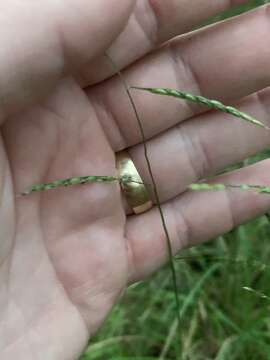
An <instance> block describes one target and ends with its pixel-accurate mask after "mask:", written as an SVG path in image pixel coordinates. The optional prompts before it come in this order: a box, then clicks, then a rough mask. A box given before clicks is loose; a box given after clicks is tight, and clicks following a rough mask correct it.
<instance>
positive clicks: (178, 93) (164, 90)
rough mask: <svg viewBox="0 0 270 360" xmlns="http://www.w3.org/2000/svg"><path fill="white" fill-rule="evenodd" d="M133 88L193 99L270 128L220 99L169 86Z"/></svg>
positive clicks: (187, 99)
mask: <svg viewBox="0 0 270 360" xmlns="http://www.w3.org/2000/svg"><path fill="white" fill-rule="evenodd" d="M132 89H136V90H143V91H147V92H150V93H152V94H157V95H163V96H172V97H175V98H178V99H183V100H186V101H191V102H194V103H196V104H201V105H205V106H207V107H209V108H210V109H215V110H220V111H222V112H225V113H228V114H231V115H233V116H236V117H238V118H241V119H243V120H245V121H248V122H250V123H252V124H254V125H257V126H260V127H263V128H265V129H267V130H270V128H269V127H268V126H266V125H265V124H263V123H262V122H261V121H259V120H257V119H255V118H254V117H253V116H251V115H249V114H247V113H245V112H242V111H240V110H238V109H236V108H234V107H232V106H226V105H224V104H223V103H222V102H220V101H218V100H211V99H207V98H206V97H204V96H200V95H193V94H190V93H187V92H183V91H178V90H174V89H167V88H144V87H137V86H133V87H132Z"/></svg>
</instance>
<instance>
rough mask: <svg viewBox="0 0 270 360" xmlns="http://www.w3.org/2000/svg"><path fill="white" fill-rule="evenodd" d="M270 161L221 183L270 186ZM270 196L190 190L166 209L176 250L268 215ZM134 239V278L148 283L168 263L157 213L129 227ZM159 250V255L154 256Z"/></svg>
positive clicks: (135, 219) (221, 179) (137, 218)
mask: <svg viewBox="0 0 270 360" xmlns="http://www.w3.org/2000/svg"><path fill="white" fill-rule="evenodd" d="M269 171H270V161H269V160H265V161H262V162H260V163H257V164H255V165H253V166H249V167H247V168H244V169H241V170H237V171H235V172H232V173H229V174H226V175H223V176H222V177H219V178H216V179H215V181H216V182H218V183H229V184H241V183H246V184H255V183H256V184H264V185H269V175H268V174H269ZM269 206H270V196H269V195H267V194H264V195H263V194H258V193H256V192H253V191H241V190H226V191H211V192H208V191H202V192H192V191H188V192H186V193H185V194H183V195H182V196H179V197H177V198H175V199H174V200H172V201H170V202H168V203H166V204H164V205H163V207H162V208H163V213H164V216H165V219H166V223H167V227H168V230H169V233H170V237H171V242H172V246H173V251H174V253H176V252H177V251H179V250H180V249H182V248H184V247H188V246H192V245H194V244H198V243H200V242H203V241H206V240H209V239H212V238H214V237H216V236H217V235H220V234H223V233H225V232H228V231H230V230H231V229H233V228H234V227H235V226H237V225H239V224H241V223H243V222H246V221H248V220H250V219H252V218H254V217H256V216H259V215H261V214H264V213H265V212H266V211H267V210H268V209H269ZM126 234H127V237H128V239H129V252H130V264H131V267H130V279H131V281H135V280H138V279H142V278H144V277H146V276H147V275H149V274H150V273H152V272H153V271H154V270H156V269H157V268H158V267H159V266H161V264H163V263H164V262H165V261H166V260H167V258H168V252H167V245H166V238H165V235H164V229H163V227H162V224H161V221H160V215H159V213H158V211H157V209H156V208H154V209H152V210H151V211H149V212H148V213H145V214H142V215H140V216H133V217H131V218H130V219H129V221H128V223H127V230H126ZM153 250H154V251H153Z"/></svg>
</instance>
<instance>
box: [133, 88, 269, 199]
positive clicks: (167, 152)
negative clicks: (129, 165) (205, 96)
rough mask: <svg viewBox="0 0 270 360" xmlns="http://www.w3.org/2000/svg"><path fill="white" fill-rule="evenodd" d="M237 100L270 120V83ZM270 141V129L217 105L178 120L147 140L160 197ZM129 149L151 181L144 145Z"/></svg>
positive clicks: (244, 108) (240, 105) (241, 106)
mask: <svg viewBox="0 0 270 360" xmlns="http://www.w3.org/2000/svg"><path fill="white" fill-rule="evenodd" d="M236 106H237V107H238V108H239V109H240V110H242V111H245V112H248V113H251V114H253V115H254V116H255V117H257V118H259V119H260V120H261V121H262V122H264V123H266V124H267V122H268V124H269V116H268V113H269V109H270V88H267V89H265V90H263V91H261V92H259V93H257V94H254V95H251V96H249V97H246V98H245V99H243V100H242V101H240V102H238V103H237V104H236ZM269 144H270V134H269V131H267V130H265V129H262V128H259V127H257V126H254V125H251V124H248V123H246V122H244V121H242V120H240V119H236V118H233V117H232V116H231V115H228V114H224V113H220V112H217V111H214V112H210V113H205V114H202V115H200V116H197V117H196V118H194V119H191V120H188V121H186V122H184V123H182V124H180V125H177V126H176V127H174V128H172V129H170V130H168V131H167V132H165V133H163V134H161V135H158V136H156V137H155V138H153V139H151V140H149V141H148V142H147V149H148V156H149V160H150V163H151V167H152V171H153V174H154V177H155V180H156V183H157V187H158V190H159V195H160V200H161V201H162V202H165V201H168V200H169V199H172V198H174V197H175V196H177V195H179V194H181V193H182V192H184V191H185V190H186V188H187V186H188V185H189V184H190V183H193V182H196V181H198V180H199V179H203V178H206V177H209V176H211V175H214V174H216V173H218V172H219V171H221V170H222V169H224V168H225V167H226V166H229V165H231V164H234V163H236V162H239V161H242V160H244V159H245V158H247V157H249V156H252V155H254V154H255V153H257V152H258V151H260V150H263V149H264V148H266V147H267V146H269ZM129 154H130V156H131V158H132V159H133V161H134V163H135V165H136V167H137V169H138V172H139V173H140V175H141V177H142V179H143V181H144V182H145V183H146V184H150V183H151V178H150V176H149V171H148V166H147V162H146V159H145V154H144V147H143V145H142V144H139V145H136V146H134V147H131V148H130V149H129ZM152 197H153V199H154V195H153V194H152Z"/></svg>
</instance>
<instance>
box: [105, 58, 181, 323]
mask: <svg viewBox="0 0 270 360" xmlns="http://www.w3.org/2000/svg"><path fill="white" fill-rule="evenodd" d="M106 55H107V58H108V60H109V61H110V63H111V65H112V67H113V69H114V70H115V72H116V73H117V74H118V76H119V78H120V80H121V81H122V84H123V86H124V88H125V91H126V93H127V96H128V98H129V101H130V104H131V106H132V108H133V110H134V114H135V118H136V121H137V124H138V126H139V129H140V133H141V138H142V143H143V148H144V157H145V160H146V164H147V168H148V172H149V175H150V178H151V182H152V184H151V185H152V187H153V191H154V196H155V200H156V205H157V208H158V211H159V214H160V218H161V222H162V226H163V229H164V234H165V237H166V242H167V248H168V255H169V264H170V268H171V272H172V279H173V287H174V294H175V303H176V311H177V314H176V316H177V319H178V325H179V324H180V321H181V316H180V300H179V294H178V286H177V276H176V267H175V264H174V256H173V249H172V243H171V239H170V235H169V231H168V228H167V224H166V220H165V217H164V214H163V210H162V206H161V201H160V197H159V192H158V188H157V184H156V180H155V177H154V174H153V170H152V166H151V162H150V159H149V155H148V148H147V142H146V141H147V140H146V136H145V133H144V129H143V125H142V121H141V118H140V116H139V112H138V110H137V107H136V104H135V102H134V100H133V97H132V95H131V91H130V88H131V87H130V86H129V85H128V84H127V81H126V79H125V78H124V76H123V75H122V72H121V71H120V70H119V69H118V67H117V65H116V64H115V63H114V61H113V60H112V58H111V57H110V56H109V55H108V54H106Z"/></svg>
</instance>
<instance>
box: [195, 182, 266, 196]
mask: <svg viewBox="0 0 270 360" xmlns="http://www.w3.org/2000/svg"><path fill="white" fill-rule="evenodd" d="M189 189H190V190H194V191H204V190H208V191H216V190H226V189H239V190H243V191H247V190H255V191H256V192H258V193H260V194H270V187H269V186H264V185H249V184H207V183H201V184H191V185H189Z"/></svg>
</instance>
